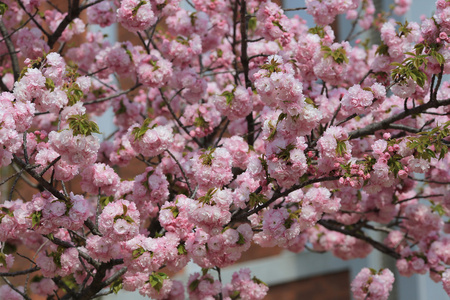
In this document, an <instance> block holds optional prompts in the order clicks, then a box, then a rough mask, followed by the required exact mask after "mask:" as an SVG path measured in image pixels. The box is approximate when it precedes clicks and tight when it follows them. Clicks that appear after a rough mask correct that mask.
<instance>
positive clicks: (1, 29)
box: [0, 19, 20, 81]
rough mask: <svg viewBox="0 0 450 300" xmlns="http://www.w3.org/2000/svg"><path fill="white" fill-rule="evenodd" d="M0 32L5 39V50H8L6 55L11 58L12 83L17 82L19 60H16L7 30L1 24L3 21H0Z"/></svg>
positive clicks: (3, 24)
mask: <svg viewBox="0 0 450 300" xmlns="http://www.w3.org/2000/svg"><path fill="white" fill-rule="evenodd" d="M0 32H1V34H2V36H3V38H4V39H5V43H6V48H7V49H8V53H9V56H10V58H11V66H12V69H13V75H14V81H18V80H19V75H20V68H19V60H18V59H17V55H16V53H15V51H16V49H15V47H14V44H13V43H12V42H11V39H10V36H9V34H8V30H7V29H6V26H5V23H3V19H0Z"/></svg>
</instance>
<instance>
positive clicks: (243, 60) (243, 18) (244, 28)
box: [241, 0, 255, 146]
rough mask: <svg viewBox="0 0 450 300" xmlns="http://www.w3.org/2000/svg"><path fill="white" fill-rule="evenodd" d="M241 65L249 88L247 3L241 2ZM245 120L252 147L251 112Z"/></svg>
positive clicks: (253, 135)
mask: <svg viewBox="0 0 450 300" xmlns="http://www.w3.org/2000/svg"><path fill="white" fill-rule="evenodd" d="M241 38H242V42H241V64H242V68H243V69H244V78H245V87H246V88H249V87H251V86H252V83H251V81H250V78H249V75H248V73H249V66H248V61H249V60H248V54H247V3H246V0H241ZM245 119H246V120H247V133H248V135H247V143H248V144H249V145H250V146H253V144H254V143H255V134H254V131H255V125H254V121H253V112H251V113H249V114H248V116H247V117H246V118H245Z"/></svg>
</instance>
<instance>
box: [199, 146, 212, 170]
mask: <svg viewBox="0 0 450 300" xmlns="http://www.w3.org/2000/svg"><path fill="white" fill-rule="evenodd" d="M202 151H203V154H202V155H200V159H201V160H202V164H203V165H205V166H211V165H212V161H213V158H214V156H213V153H214V151H216V148H211V147H210V148H208V149H207V150H202Z"/></svg>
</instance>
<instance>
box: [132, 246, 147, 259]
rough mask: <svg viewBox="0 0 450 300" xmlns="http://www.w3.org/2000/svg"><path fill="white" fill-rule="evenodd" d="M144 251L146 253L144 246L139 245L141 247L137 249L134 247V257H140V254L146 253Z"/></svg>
mask: <svg viewBox="0 0 450 300" xmlns="http://www.w3.org/2000/svg"><path fill="white" fill-rule="evenodd" d="M144 253H145V249H144V248H142V247H139V248H137V249H134V250H133V252H132V255H133V259H136V258H138V257H139V256H141V255H142V254H144Z"/></svg>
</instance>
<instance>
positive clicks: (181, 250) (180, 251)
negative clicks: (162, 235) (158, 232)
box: [177, 244, 188, 255]
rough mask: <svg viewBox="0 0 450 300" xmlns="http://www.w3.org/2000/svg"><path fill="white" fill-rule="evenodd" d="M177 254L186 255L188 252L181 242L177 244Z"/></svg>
mask: <svg viewBox="0 0 450 300" xmlns="http://www.w3.org/2000/svg"><path fill="white" fill-rule="evenodd" d="M177 250H178V255H186V254H188V252H187V250H186V247H185V246H184V245H183V244H179V245H178V247H177Z"/></svg>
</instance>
